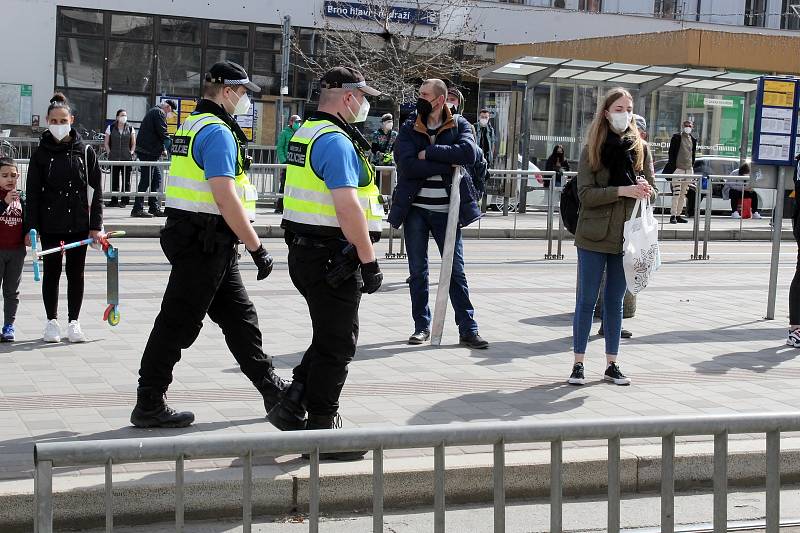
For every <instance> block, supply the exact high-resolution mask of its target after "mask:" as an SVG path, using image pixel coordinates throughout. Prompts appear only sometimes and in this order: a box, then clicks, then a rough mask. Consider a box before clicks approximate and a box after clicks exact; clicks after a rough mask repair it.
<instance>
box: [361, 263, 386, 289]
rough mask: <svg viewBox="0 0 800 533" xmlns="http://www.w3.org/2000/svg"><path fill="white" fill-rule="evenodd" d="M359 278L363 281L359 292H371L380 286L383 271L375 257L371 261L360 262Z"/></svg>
mask: <svg viewBox="0 0 800 533" xmlns="http://www.w3.org/2000/svg"><path fill="white" fill-rule="evenodd" d="M361 280H362V281H363V282H364V286H363V287H361V292H366V293H367V294H372V293H373V292H375V291H377V290H378V289H379V288H380V286H381V283H383V273H382V272H381V268H380V267H379V266H378V261H377V259H376V260H375V261H373V262H371V263H362V264H361Z"/></svg>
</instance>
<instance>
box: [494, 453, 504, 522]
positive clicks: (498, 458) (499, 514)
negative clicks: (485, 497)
mask: <svg viewBox="0 0 800 533" xmlns="http://www.w3.org/2000/svg"><path fill="white" fill-rule="evenodd" d="M505 468H506V455H505V444H504V442H503V440H502V439H501V440H500V442H496V443H495V445H494V470H493V474H492V477H493V480H494V533H504V532H505V530H506V487H505Z"/></svg>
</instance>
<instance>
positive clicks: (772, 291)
mask: <svg viewBox="0 0 800 533" xmlns="http://www.w3.org/2000/svg"><path fill="white" fill-rule="evenodd" d="M783 179H784V176H783V172H782V171H781V169H780V168H779V169H778V179H777V184H776V186H775V187H776V197H775V222H774V223H773V225H772V259H771V260H770V266H769V292H768V294H767V316H766V317H764V318H766V319H767V320H775V298H776V297H777V293H778V264H779V263H780V260H781V233H783V197H784V192H783V187H784V186H783Z"/></svg>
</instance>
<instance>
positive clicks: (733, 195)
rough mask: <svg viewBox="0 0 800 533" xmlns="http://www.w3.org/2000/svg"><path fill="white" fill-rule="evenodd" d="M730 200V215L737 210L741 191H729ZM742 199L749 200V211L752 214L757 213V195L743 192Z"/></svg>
mask: <svg viewBox="0 0 800 533" xmlns="http://www.w3.org/2000/svg"><path fill="white" fill-rule="evenodd" d="M729 197H730V199H731V213H733V212H734V211H738V210H739V203H740V202H741V201H742V191H741V190H740V189H731V190H730V193H729ZM744 197H745V198H750V209H751V210H752V212H753V213H755V212H756V211H758V195H757V194H756V192H755V191H744Z"/></svg>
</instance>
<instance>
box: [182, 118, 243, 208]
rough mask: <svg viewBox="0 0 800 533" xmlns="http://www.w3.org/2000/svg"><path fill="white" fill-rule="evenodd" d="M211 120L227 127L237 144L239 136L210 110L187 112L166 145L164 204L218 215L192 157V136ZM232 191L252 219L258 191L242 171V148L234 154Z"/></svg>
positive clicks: (205, 182) (209, 191)
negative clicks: (167, 174) (166, 177)
mask: <svg viewBox="0 0 800 533" xmlns="http://www.w3.org/2000/svg"><path fill="white" fill-rule="evenodd" d="M212 124H220V125H222V126H225V128H226V129H227V130H228V131H230V134H231V135H233V137H234V140H235V141H236V146H237V147H238V146H239V140H238V139H236V135H235V134H234V133H233V131H231V129H230V127H229V126H228V125H227V124H225V122H223V121H222V120H221V119H220V118H219V117H216V116H214V115H213V114H211V113H200V114H197V115H190V116H189V118H187V119H186V120H185V121H184V122H183V124H181V125H180V127H179V128H178V130H177V131H176V132H175V135H174V136H173V141H172V148H171V149H170V152H171V158H170V167H169V179H168V180H167V188H166V196H167V202H166V203H167V207H171V208H174V209H181V210H183V211H188V212H190V213H208V214H211V215H219V214H220V212H219V208H218V207H217V203H216V202H215V201H214V195H213V194H212V193H211V185H210V184H209V183H208V180H207V179H206V176H205V171H204V170H203V168H202V167H201V166H200V165H199V164H198V163H197V161H195V159H194V153H193V151H192V150H193V148H194V140H195V139H196V138H197V134H198V133H200V131H201V130H202V129H203V128H205V127H206V126H210V125H212ZM234 182H235V185H236V195H237V196H238V197H239V200H240V201H241V202H242V205H243V206H244V209H245V211H247V216H248V217H249V218H250V221H251V222H253V221H255V219H256V200H257V199H258V191H257V190H256V188H255V187H253V185H251V184H250V180H248V179H247V174H245V171H244V161H243V160H242V150H241V149H240V150H237V154H236V177H235V178H234Z"/></svg>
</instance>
